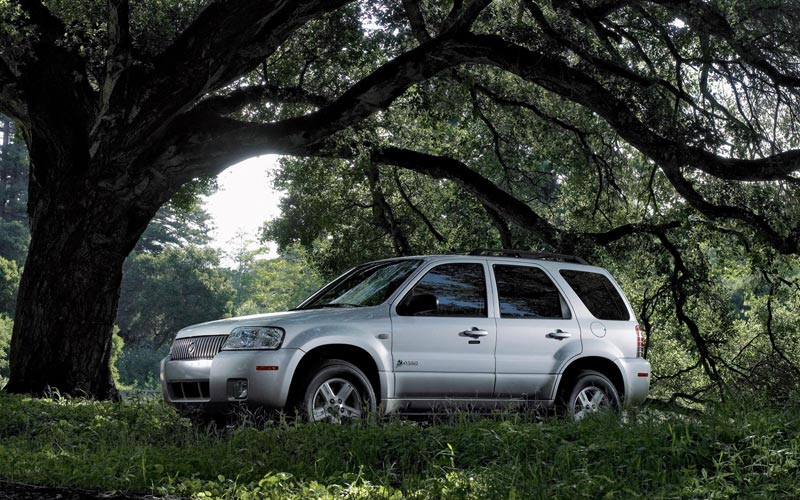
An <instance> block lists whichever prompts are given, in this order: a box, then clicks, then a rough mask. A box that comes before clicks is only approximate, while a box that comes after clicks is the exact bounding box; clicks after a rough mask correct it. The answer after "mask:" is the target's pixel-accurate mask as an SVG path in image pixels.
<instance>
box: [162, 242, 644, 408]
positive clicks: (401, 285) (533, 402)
mask: <svg viewBox="0 0 800 500" xmlns="http://www.w3.org/2000/svg"><path fill="white" fill-rule="evenodd" d="M161 386H162V392H163V396H164V399H165V400H166V401H167V402H169V403H170V404H172V405H175V406H176V407H178V408H179V409H180V410H184V411H190V410H194V409H198V408H199V409H200V410H202V411H203V412H204V413H207V414H219V413H222V412H224V411H225V409H226V408H230V406H231V405H241V404H244V405H246V406H248V407H259V408H267V409H283V410H286V411H289V412H294V411H299V412H300V413H301V414H302V415H304V416H305V418H307V419H308V420H312V421H331V422H340V421H343V420H352V419H358V418H361V417H363V416H365V415H366V414H368V413H370V412H376V411H380V412H385V413H389V412H405V413H421V412H428V411H438V410H450V409H454V408H470V409H476V408H487V407H489V408H491V407H496V406H501V407H509V406H514V405H517V404H519V405H523V406H525V407H529V406H535V407H556V408H559V409H561V410H562V411H564V412H566V413H567V414H570V415H572V416H573V417H575V418H581V417H582V416H584V415H585V414H587V413H590V412H594V411H597V410H599V409H602V408H618V407H620V406H622V405H623V404H626V405H627V404H637V403H640V402H642V401H643V400H644V399H645V397H646V396H647V393H648V390H649V386H650V364H649V363H648V362H647V361H646V360H645V359H644V358H643V357H642V338H641V333H640V330H639V325H638V324H637V322H636V318H635V317H634V314H633V310H632V309H631V306H630V304H629V303H628V301H627V299H626V298H625V296H624V294H623V293H622V290H621V289H620V287H619V285H618V284H617V283H616V282H615V280H614V278H613V277H612V276H611V275H610V274H609V273H608V271H606V270H605V269H602V268H600V267H594V266H590V265H588V264H587V263H586V262H585V261H584V260H582V259H580V258H577V257H571V256H563V255H554V254H541V253H532V252H521V251H516V250H513V251H510V250H493V249H476V250H475V251H473V252H471V253H469V254H467V255H463V254H461V255H427V256H416V257H402V258H394V259H387V260H380V261H376V262H369V263H367V264H363V265H361V266H358V267H355V268H353V269H351V270H350V271H347V272H346V273H344V274H343V275H341V276H340V277H338V278H336V279H335V280H333V281H332V282H331V283H329V284H328V285H326V286H324V287H323V288H321V289H320V290H319V291H317V292H316V293H314V294H313V295H312V296H311V297H309V298H308V299H306V300H305V301H304V302H303V303H301V304H300V305H299V306H298V307H297V308H295V309H293V310H291V311H288V312H283V313H274V314H259V315H254V316H244V317H240V318H232V319H224V320H220V321H212V322H209V323H202V324H199V325H194V326H189V327H186V328H184V329H182V330H181V331H179V332H178V334H177V337H176V338H175V341H174V343H173V344H172V349H171V351H170V354H169V356H167V357H166V358H164V360H163V361H162V362H161Z"/></svg>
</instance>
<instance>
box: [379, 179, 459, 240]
mask: <svg viewBox="0 0 800 500" xmlns="http://www.w3.org/2000/svg"><path fill="white" fill-rule="evenodd" d="M392 176H393V177H394V183H395V185H396V186H397V191H398V192H399V193H400V197H401V198H403V201H405V202H406V205H408V208H410V209H411V211H412V212H414V213H415V214H416V215H417V217H419V218H420V220H422V223H423V224H425V227H427V228H428V231H430V232H431V234H432V235H433V237H434V238H435V239H436V241H437V242H439V243H444V242H445V241H447V240H446V239H445V237H444V236H442V233H440V232H439V231H438V230H437V229H436V227H435V226H434V225H433V223H432V222H431V221H430V219H429V218H428V217H427V216H426V215H425V214H424V213H423V212H422V210H420V209H419V207H417V206H416V205H415V204H414V202H413V201H411V198H410V197H409V196H408V193H406V190H405V189H404V188H403V183H402V182H401V181H400V176H398V175H397V170H392Z"/></svg>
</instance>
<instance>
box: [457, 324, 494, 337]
mask: <svg viewBox="0 0 800 500" xmlns="http://www.w3.org/2000/svg"><path fill="white" fill-rule="evenodd" d="M459 335H460V336H461V337H472V338H473V339H477V338H479V337H485V336H487V335H489V332H487V331H486V330H481V329H479V328H478V327H476V326H473V327H472V330H464V331H463V332H461V333H459Z"/></svg>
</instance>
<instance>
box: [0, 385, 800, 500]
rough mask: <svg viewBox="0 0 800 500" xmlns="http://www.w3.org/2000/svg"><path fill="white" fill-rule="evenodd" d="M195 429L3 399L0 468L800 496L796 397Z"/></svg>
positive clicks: (303, 487)
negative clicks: (686, 411)
mask: <svg viewBox="0 0 800 500" xmlns="http://www.w3.org/2000/svg"><path fill="white" fill-rule="evenodd" d="M623 420H624V421H622V420H620V419H619V418H617V417H615V416H613V415H606V416H601V417H598V418H592V419H587V420H585V421H583V422H578V423H572V422H563V421H555V420H554V421H548V422H544V423H542V422H536V421H535V420H533V419H526V418H523V417H521V416H519V415H513V414H510V415H505V416H502V417H500V418H491V419H487V418H478V417H473V416H466V417H454V418H452V419H448V420H446V421H444V422H440V423H437V424H435V425H429V424H419V423H415V422H409V421H405V420H402V419H392V420H388V421H384V422H378V423H370V424H365V425H363V426H344V427H340V426H334V425H325V424H318V425H304V424H293V423H287V422H277V423H275V424H274V425H271V426H268V427H266V428H261V429H256V428H254V427H251V426H242V427H239V428H237V429H235V430H231V431H229V432H226V433H222V434H219V433H208V432H206V431H205V430H204V429H197V428H193V427H192V426H191V425H190V424H189V422H188V421H187V420H185V419H182V418H180V417H178V416H177V415H176V414H175V413H174V412H173V411H172V409H170V408H168V407H166V406H164V405H163V404H161V403H160V402H159V401H154V400H138V401H128V402H124V403H98V402H90V401H82V400H67V399H52V400H36V399H30V398H24V397H19V396H10V395H0V478H2V479H5V480H10V481H21V482H27V483H33V484H47V485H68V486H77V487H83V488H93V489H102V490H106V491H123V492H147V493H155V494H163V495H166V494H170V495H181V496H187V497H188V496H190V497H194V498H242V499H249V498H281V499H283V498H353V499H356V498H391V499H395V498H397V499H399V498H415V499H416V498H420V499H422V498H425V499H427V498H443V499H462V498H475V499H484V498H502V499H513V498H520V499H539V498H541V499H545V498H547V499H549V498H568V499H578V498H592V499H594V498H641V497H646V498H765V499H775V498H800V484H798V482H797V477H798V476H800V416H798V412H797V409H796V408H795V407H769V406H763V407H758V406H757V405H752V404H750V405H733V404H729V405H727V406H725V407H720V408H716V409H713V410H709V411H708V412H707V413H705V414H703V415H701V416H697V417H691V418H689V417H681V416H677V415H669V414H663V413H647V412H640V413H637V414H629V415H627V416H626V418H625V419H623Z"/></svg>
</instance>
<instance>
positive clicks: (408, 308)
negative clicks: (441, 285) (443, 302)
mask: <svg viewBox="0 0 800 500" xmlns="http://www.w3.org/2000/svg"><path fill="white" fill-rule="evenodd" d="M438 309H439V299H437V298H436V295H434V294H432V293H421V294H419V295H412V296H411V297H410V298H408V299H406V300H404V301H403V302H402V303H401V304H400V305H399V306H397V312H398V313H399V314H400V315H402V316H422V315H425V314H435V313H436V311H437V310H438Z"/></svg>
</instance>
